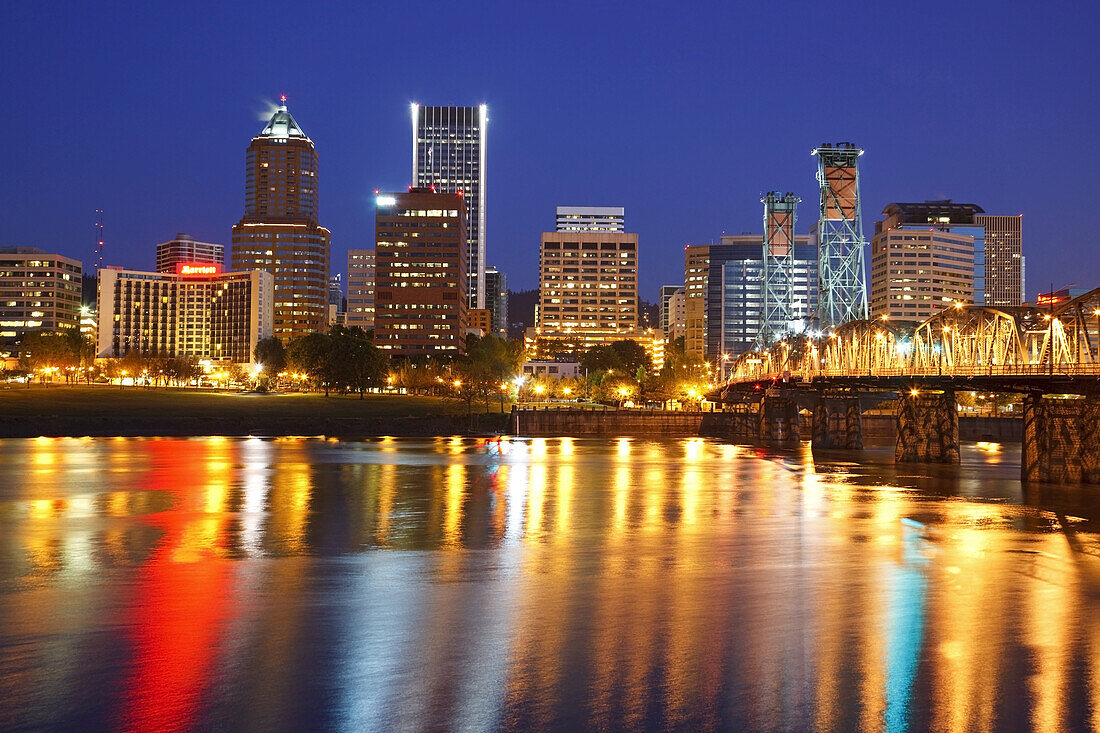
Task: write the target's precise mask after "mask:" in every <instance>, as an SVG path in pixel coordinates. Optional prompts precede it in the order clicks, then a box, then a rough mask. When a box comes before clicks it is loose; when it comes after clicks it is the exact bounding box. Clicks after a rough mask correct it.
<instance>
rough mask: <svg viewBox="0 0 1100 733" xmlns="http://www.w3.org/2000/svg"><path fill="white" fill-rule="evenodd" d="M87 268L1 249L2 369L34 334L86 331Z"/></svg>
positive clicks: (40, 253)
mask: <svg viewBox="0 0 1100 733" xmlns="http://www.w3.org/2000/svg"><path fill="white" fill-rule="evenodd" d="M81 270H82V267H81V264H80V262H79V261H78V260H74V259H72V258H70V257H64V256H62V255H57V254H47V253H46V252H45V250H41V249H39V248H37V247H2V248H0V365H4V364H6V365H7V366H12V367H14V366H15V360H16V359H18V357H19V342H20V341H21V340H22V339H23V336H25V335H26V334H27V333H28V332H31V331H37V330H42V329H60V328H79V327H80V286H81Z"/></svg>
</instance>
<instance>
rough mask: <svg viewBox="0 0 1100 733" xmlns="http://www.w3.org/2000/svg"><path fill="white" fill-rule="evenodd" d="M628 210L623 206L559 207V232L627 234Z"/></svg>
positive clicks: (557, 219)
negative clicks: (626, 220) (626, 217)
mask: <svg viewBox="0 0 1100 733" xmlns="http://www.w3.org/2000/svg"><path fill="white" fill-rule="evenodd" d="M625 216H626V210H625V209H624V208H623V207H621V206H559V207H558V210H557V217H556V223H555V227H554V228H555V230H557V231H559V232H625V231H626V229H625V226H626V222H625Z"/></svg>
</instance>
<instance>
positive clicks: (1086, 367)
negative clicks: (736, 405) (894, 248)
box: [730, 364, 1100, 383]
mask: <svg viewBox="0 0 1100 733" xmlns="http://www.w3.org/2000/svg"><path fill="white" fill-rule="evenodd" d="M1051 375H1053V376H1056V377H1089V376H1097V377H1100V364H1063V365H1055V367H1054V369H1053V371H1052V370H1051V368H1050V365H1048V364H962V365H958V364H956V365H954V366H949V365H944V366H942V367H939V366H936V367H916V368H909V367H905V368H897V367H896V368H876V369H872V370H867V369H829V368H827V367H823V368H820V369H800V370H795V371H790V372H784V373H773V372H760V373H757V374H735V375H733V376H732V377H731V379H730V381H731V382H734V383H740V382H759V381H766V380H782V379H785V378H786V379H798V380H800V381H812V380H814V379H817V378H827V377H853V378H855V377H884V378H885V377H1045V376H1051Z"/></svg>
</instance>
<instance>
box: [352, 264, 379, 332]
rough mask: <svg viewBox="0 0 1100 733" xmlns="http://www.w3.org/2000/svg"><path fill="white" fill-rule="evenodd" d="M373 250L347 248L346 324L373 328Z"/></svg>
mask: <svg viewBox="0 0 1100 733" xmlns="http://www.w3.org/2000/svg"><path fill="white" fill-rule="evenodd" d="M374 264H375V263H374V250H373V249H349V250H348V310H347V318H346V321H347V325H348V327H349V328H351V327H352V326H358V327H359V328H362V329H363V330H364V331H367V330H370V329H372V328H374Z"/></svg>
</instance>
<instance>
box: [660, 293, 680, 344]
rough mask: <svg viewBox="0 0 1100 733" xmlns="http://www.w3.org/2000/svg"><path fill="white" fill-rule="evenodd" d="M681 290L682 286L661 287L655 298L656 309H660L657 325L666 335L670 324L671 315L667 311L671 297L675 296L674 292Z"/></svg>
mask: <svg viewBox="0 0 1100 733" xmlns="http://www.w3.org/2000/svg"><path fill="white" fill-rule="evenodd" d="M683 289H684V286H683V285H662V286H661V290H660V292H659V294H658V296H657V307H658V308H659V309H660V322H659V324H658V325H659V326H660V327H661V330H662V331H664V332H665V333H666V334H667V333H669V328H670V326H671V324H672V314H671V311H670V310H669V305H670V303H671V301H672V296H673V295H675V294H676V291H678V290H683Z"/></svg>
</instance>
